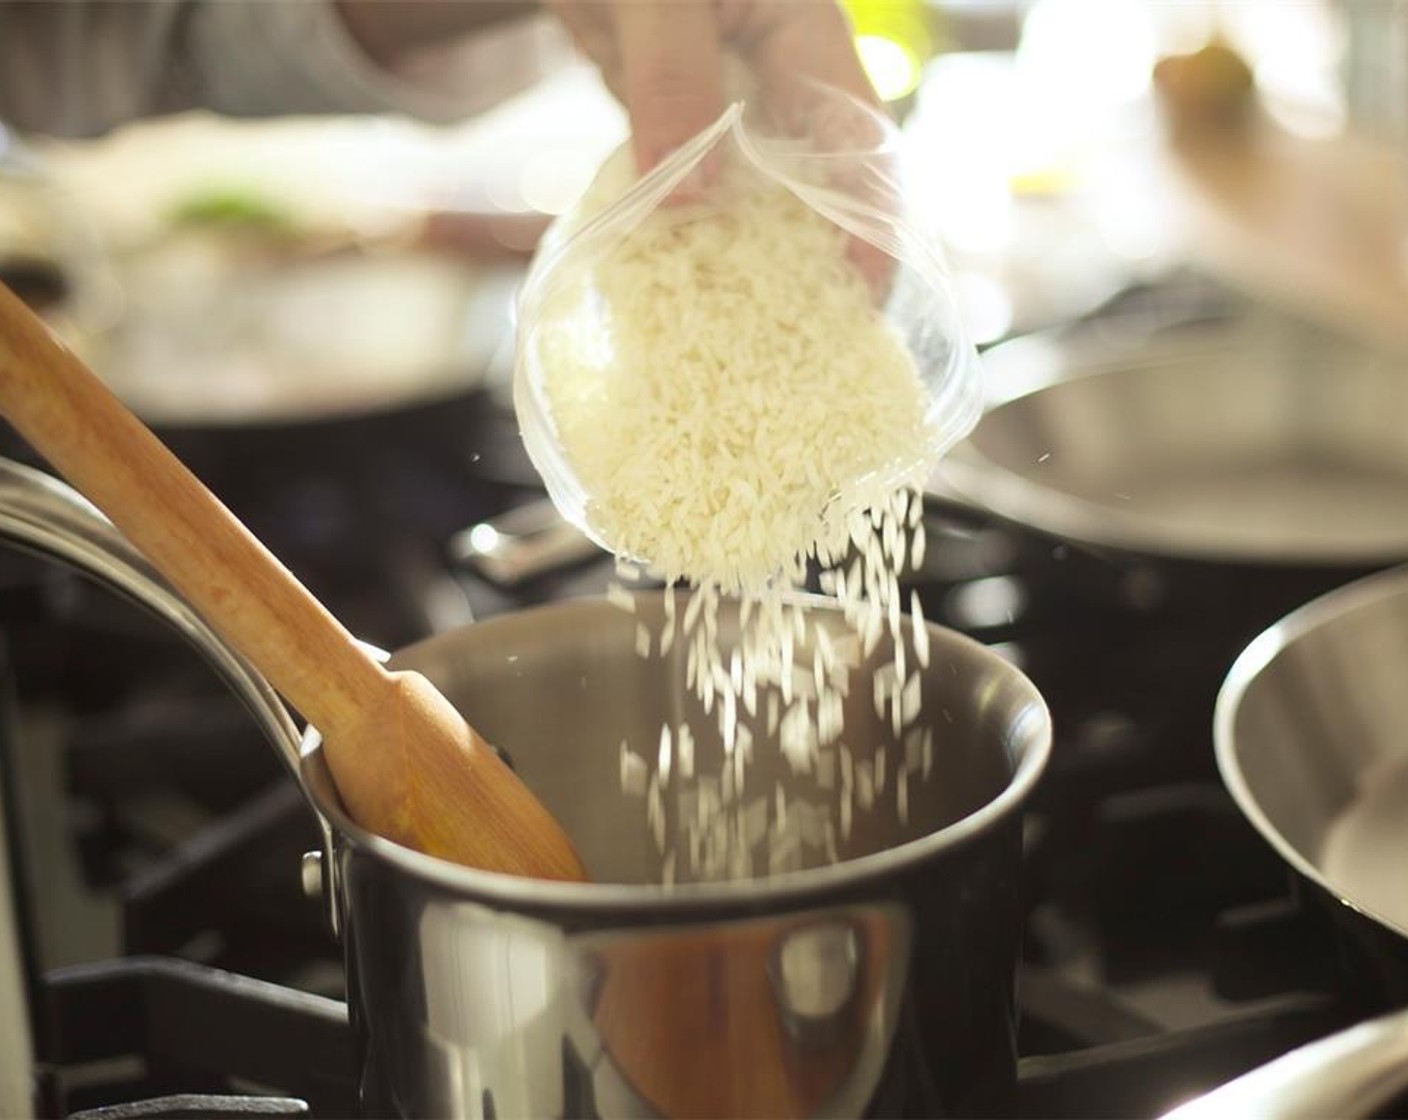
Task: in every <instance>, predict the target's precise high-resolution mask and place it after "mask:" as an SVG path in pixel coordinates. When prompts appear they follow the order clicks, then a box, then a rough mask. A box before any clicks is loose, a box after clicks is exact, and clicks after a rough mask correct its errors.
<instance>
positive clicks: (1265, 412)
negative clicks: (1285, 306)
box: [956, 329, 1408, 559]
mask: <svg viewBox="0 0 1408 1120" xmlns="http://www.w3.org/2000/svg"><path fill="white" fill-rule="evenodd" d="M1235 341H1236V345H1227V344H1223V345H1216V344H1209V343H1208V341H1207V340H1202V342H1201V343H1200V344H1194V343H1190V344H1188V345H1186V346H1185V347H1181V348H1180V347H1171V348H1169V349H1168V350H1167V351H1166V352H1163V353H1160V354H1158V355H1157V356H1154V357H1150V356H1148V355H1138V354H1131V355H1130V356H1129V357H1128V358H1127V359H1126V360H1108V361H1107V362H1106V363H1105V364H1099V365H1095V366H1090V367H1086V368H1076V369H1072V370H1071V371H1070V372H1069V373H1067V374H1064V375H1061V376H1057V377H1054V378H1052V379H1051V380H1049V381H1048V382H1047V383H1044V384H1039V385H1038V386H1037V387H1036V390H1035V391H1031V392H1026V393H1024V394H1022V395H1019V396H1017V397H1015V398H1014V399H1010V400H1007V401H1005V403H1001V404H999V405H997V406H996V407H995V408H993V409H992V410H991V411H990V412H989V413H988V414H987V415H986V416H985V417H984V418H983V420H982V422H981V423H980V424H979V426H978V428H977V430H976V431H975V432H974V433H973V435H972V436H971V437H970V438H969V440H968V442H967V445H966V446H962V445H961V446H960V448H959V450H958V452H957V459H958V460H959V463H958V464H957V468H956V469H957V470H959V471H960V472H961V478H963V479H967V480H968V481H966V482H962V483H961V484H960V488H961V489H963V490H965V491H976V492H975V493H974V494H973V496H974V497H976V498H978V499H979V500H982V501H985V502H987V503H988V504H991V505H992V506H993V507H994V508H996V509H998V510H999V511H1000V512H1002V513H1005V514H1008V515H1011V516H1015V517H1017V518H1018V519H1019V520H1024V521H1028V522H1029V523H1031V524H1034V525H1036V526H1039V527H1047V528H1055V529H1058V530H1067V531H1070V532H1071V533H1073V534H1074V535H1076V536H1077V537H1078V538H1079V539H1094V543H1117V542H1118V543H1126V544H1129V543H1134V544H1141V545H1144V546H1146V547H1150V548H1156V549H1157V548H1163V547H1166V548H1172V549H1174V550H1175V551H1177V552H1186V551H1194V552H1200V553H1216V554H1220V555H1231V556H1248V555H1258V554H1261V555H1272V556H1285V557H1299V558H1304V559H1317V558H1331V559H1334V558H1345V559H1357V558H1361V557H1370V558H1372V557H1378V556H1388V557H1391V558H1396V557H1398V556H1401V555H1403V554H1404V551H1405V549H1408V444H1405V442H1404V440H1403V438H1402V429H1401V424H1400V423H1399V421H1398V420H1397V417H1399V416H1402V415H1404V414H1405V413H1408V378H1405V377H1404V376H1403V363H1402V358H1401V357H1398V356H1394V355H1390V354H1386V353H1377V352H1375V351H1372V350H1369V349H1367V348H1363V347H1354V346H1350V345H1347V344H1343V343H1339V342H1336V341H1335V340H1334V339H1332V338H1329V337H1327V336H1321V335H1318V334H1313V335H1312V334H1307V333H1305V332H1301V333H1296V332H1285V331H1279V332H1278V331H1276V330H1273V329H1266V330H1256V329H1247V330H1245V331H1244V332H1242V334H1241V335H1239V336H1238V337H1237V339H1236V340H1235ZM1025 361H1026V355H1025V354H1024V352H1023V351H1021V350H1019V349H1014V350H1013V352H1012V356H1011V360H1010V361H1005V360H1004V357H1003V355H1002V354H1001V353H995V354H994V355H993V356H992V357H991V360H990V365H991V368H992V370H993V376H994V378H995V379H996V380H997V381H998V382H999V383H1000V382H1002V381H1003V379H1004V377H1007V378H1008V379H1010V380H1012V381H1013V382H1014V384H1020V383H1021V378H1020V375H1021V374H1022V372H1023V368H1024V367H1023V363H1024V362H1025ZM1009 366H1010V368H1007V367H1009ZM965 462H966V463H967V464H968V465H969V466H970V468H971V467H974V466H976V467H978V468H980V469H979V470H978V471H977V472H976V473H975V472H974V471H972V470H971V469H970V470H964V464H965ZM1056 519H1060V520H1061V521H1062V524H1060V525H1055V524H1054V521H1055V520H1056ZM1067 521H1069V522H1070V524H1066V522H1067ZM1077 522H1078V523H1077ZM1100 538H1103V539H1100Z"/></svg>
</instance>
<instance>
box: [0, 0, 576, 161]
mask: <svg viewBox="0 0 1408 1120" xmlns="http://www.w3.org/2000/svg"><path fill="white" fill-rule="evenodd" d="M560 56H561V43H560V41H559V40H558V39H557V38H556V37H555V36H554V34H553V33H552V32H551V31H549V30H548V29H547V28H546V27H545V24H544V21H543V20H542V18H541V17H535V18H531V19H525V20H520V21H516V22H514V23H510V24H504V25H502V26H499V27H496V28H491V29H488V30H485V31H483V32H481V33H480V34H478V35H476V36H474V37H473V38H472V39H466V40H465V41H464V42H463V43H459V44H450V45H447V46H445V47H444V48H440V49H437V50H434V51H427V52H422V54H421V55H420V56H418V57H416V58H413V59H410V60H408V64H407V66H406V67H405V68H404V69H402V70H398V71H394V72H393V71H388V70H384V69H382V68H380V67H378V66H377V65H376V64H375V63H373V62H372V61H371V59H369V58H368V57H367V56H366V55H365V54H364V53H363V52H362V50H361V48H360V46H359V45H358V44H357V42H356V41H355V40H354V39H353V38H352V36H351V34H350V33H349V32H348V31H347V29H346V27H345V26H344V24H343V22H342V19H341V17H340V16H339V15H338V13H337V11H336V9H335V8H334V6H333V3H332V0H143V2H124V3H111V2H109V0H65V2H63V3H28V2H24V0H0V120H3V121H4V122H6V123H7V124H9V125H11V126H13V127H15V128H17V129H19V130H21V131H33V132H43V133H49V134H52V135H59V136H96V135H101V134H102V133H104V132H107V131H109V130H110V129H112V128H114V127H116V126H117V125H119V124H122V123H125V122H127V121H130V120H134V119H138V118H141V117H150V116H159V115H162V114H167V113H174V112H181V111H184V110H188V109H209V110H211V111H214V112H217V113H222V114H228V115H231V116H272V115H283V114H300V113H388V112H389V113H402V114H405V115H408V116H412V117H415V118H418V119H421V120H426V121H431V122H436V123H448V122H451V121H455V120H459V119H462V118H464V117H467V116H469V115H471V114H473V113H476V112H479V111H481V110H482V109H484V108H487V107H488V106H489V105H491V104H493V103H495V102H496V101H498V100H501V99H503V98H504V97H507V96H510V95H511V94H513V93H516V92H519V91H520V90H523V89H526V88H528V87H529V86H531V85H532V84H533V83H534V82H535V81H537V80H538V79H539V78H540V77H541V76H542V75H543V74H544V73H545V72H546V70H547V69H548V68H549V67H550V66H551V65H552V63H553V61H554V60H556V59H557V58H559V57H560Z"/></svg>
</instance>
